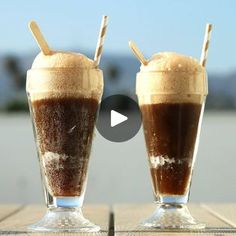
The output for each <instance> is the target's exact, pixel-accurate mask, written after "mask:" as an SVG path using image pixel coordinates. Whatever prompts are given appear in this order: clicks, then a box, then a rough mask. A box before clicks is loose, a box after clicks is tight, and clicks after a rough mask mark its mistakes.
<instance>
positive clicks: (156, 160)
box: [136, 70, 207, 229]
mask: <svg viewBox="0 0 236 236" xmlns="http://www.w3.org/2000/svg"><path fill="white" fill-rule="evenodd" d="M166 81H169V82H168V83H167V82H166ZM136 86H137V87H136V91H137V96H138V100H139V105H140V109H141V112H142V120H143V129H144V135H145V141H146V147H147V152H148V163H149V168H150V173H151V179H152V186H153V193H154V197H155V202H156V203H157V208H156V210H155V212H154V213H153V214H152V215H151V216H150V217H149V218H148V219H146V220H145V221H143V222H142V223H141V224H142V225H143V226H146V227H155V228H161V229H202V228H204V227H205V224H203V223H199V222H197V221H196V220H195V219H194V218H193V217H192V216H191V214H190V212H189V210H188V208H187V206H186V203H187V202H188V198H189V190H190V183H191V178H192V172H193V167H194V162H195V159H196V154H197V149H198V143H199V133H200V129H201V121H202V116H203V111H204V104H205V98H206V95H207V78H206V73H205V70H204V71H202V72H181V71H169V72H168V71H165V72H163V71H160V72H158V71H157V72H140V73H138V74H137V84H136Z"/></svg>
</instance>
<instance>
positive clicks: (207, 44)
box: [200, 24, 212, 67]
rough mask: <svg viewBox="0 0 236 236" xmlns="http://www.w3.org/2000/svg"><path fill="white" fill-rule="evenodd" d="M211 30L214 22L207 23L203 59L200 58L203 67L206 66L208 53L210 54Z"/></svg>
mask: <svg viewBox="0 0 236 236" xmlns="http://www.w3.org/2000/svg"><path fill="white" fill-rule="evenodd" d="M211 31H212V24H207V25H206V31H205V36H204V41H203V46H202V54H201V59H200V64H201V65H202V66H203V67H205V66H206V60H207V54H208V49H209V43H210V38H211Z"/></svg>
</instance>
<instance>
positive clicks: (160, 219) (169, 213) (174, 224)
mask: <svg viewBox="0 0 236 236" xmlns="http://www.w3.org/2000/svg"><path fill="white" fill-rule="evenodd" d="M141 226H143V227H153V228H157V229H161V230H201V229H204V228H205V227H206V225H205V224H204V223H200V222H198V221H196V220H195V219H194V218H193V217H192V216H191V214H190V212H189V210H188V208H187V206H186V205H184V204H160V205H159V206H158V207H157V209H156V210H155V211H154V213H153V214H152V215H151V216H150V217H149V218H148V219H146V220H145V221H143V222H141Z"/></svg>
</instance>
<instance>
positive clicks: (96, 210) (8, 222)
mask: <svg viewBox="0 0 236 236" xmlns="http://www.w3.org/2000/svg"><path fill="white" fill-rule="evenodd" d="M0 210H1V209H0ZM45 212H46V208H45V207H43V206H39V205H38V206H37V205H29V206H25V207H24V208H22V209H21V210H20V211H17V212H16V213H15V214H13V215H10V216H9V217H7V218H6V219H5V220H3V221H1V222H0V234H1V235H4V234H8V235H9V234H11V235H15V234H17V235H19V234H20V235H21V234H22V235H25V234H27V235H28V234H29V232H27V226H28V225H30V224H33V223H35V222H37V221H38V220H40V219H41V218H42V216H43V215H44V214H45ZM83 213H84V216H85V217H87V218H88V219H89V220H91V221H92V222H94V223H95V224H97V225H99V226H100V227H101V232H99V233H94V234H93V235H99V236H105V235H108V230H109V207H108V206H106V205H86V206H85V207H84V209H83ZM37 234H38V233H37ZM34 235H36V233H34ZM40 235H42V234H40ZM47 235H49V234H47ZM57 235H58V234H57ZM63 235H65V233H63ZM70 235H71V236H72V234H70ZM76 235H78V234H76ZM83 235H85V236H86V235H87V234H86V233H83ZM89 235H91V234H89ZM54 236H55V234H54Z"/></svg>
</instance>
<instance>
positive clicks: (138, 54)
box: [129, 41, 148, 65]
mask: <svg viewBox="0 0 236 236" xmlns="http://www.w3.org/2000/svg"><path fill="white" fill-rule="evenodd" d="M129 47H130V48H131V49H132V51H133V53H134V55H135V56H136V57H137V58H138V60H139V61H140V62H141V63H142V64H143V65H147V64H148V61H147V59H145V57H144V56H143V54H142V53H141V51H140V50H139V49H138V47H137V46H136V44H135V43H134V42H132V41H129Z"/></svg>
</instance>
